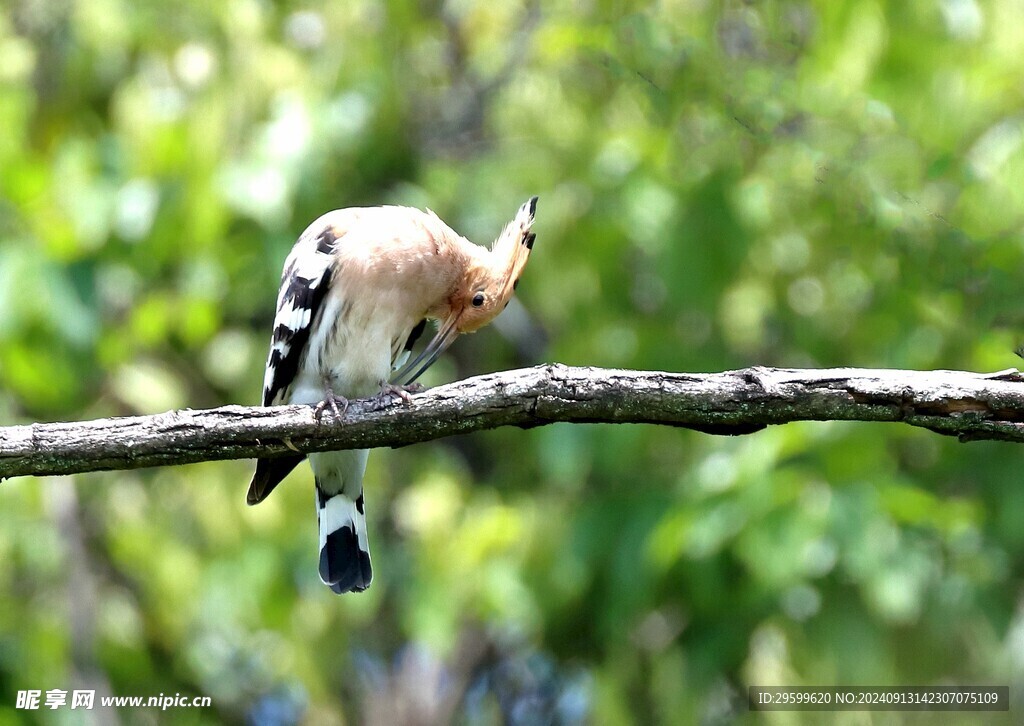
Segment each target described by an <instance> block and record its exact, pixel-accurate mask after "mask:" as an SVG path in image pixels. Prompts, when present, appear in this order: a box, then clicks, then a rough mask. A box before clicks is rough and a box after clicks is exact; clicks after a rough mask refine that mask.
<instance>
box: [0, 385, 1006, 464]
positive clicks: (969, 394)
mask: <svg viewBox="0 0 1024 726" xmlns="http://www.w3.org/2000/svg"><path fill="white" fill-rule="evenodd" d="M829 420H831V421H892V422H902V423H906V424H910V425H911V426H920V427H922V428H926V429H930V430H932V431H935V432H937V433H940V434H947V435H952V436H957V437H959V438H960V440H961V441H971V440H977V439H997V440H1002V441H1016V442H1024V376H1022V375H1021V374H1020V373H1019V372H1018V371H1016V370H1013V369H1011V370H1008V371H1000V372H999V373H990V374H979V373H969V372H962V371H903V370H871V369H858V368H834V369H825V370H798V369H778V368H747V369H743V370H737V371H727V372H724V373H666V372H661V371H629V370H608V369H601V368H572V367H567V366H563V365H543V366H537V367H534V368H525V369H521V370H514V371H505V372H501V373H493V374H490V375H484V376H477V377H475V378H469V379H466V380H464V381H458V382H456V383H450V384H448V385H444V386H439V387H437V388H434V389H431V390H429V391H425V392H423V393H421V394H418V395H416V396H414V397H413V398H412V401H411V403H410V404H408V405H404V404H402V403H400V402H387V403H385V402H384V401H382V400H381V399H366V400H363V401H354V402H353V403H352V405H351V406H350V407H349V409H348V411H347V413H346V415H345V417H344V419H343V420H341V421H335V420H334V417H333V416H332V414H331V413H330V410H329V409H328V410H327V411H326V412H325V414H324V415H323V417H322V420H320V421H318V420H317V418H316V416H315V415H314V412H313V408H312V407H310V406H280V407H275V408H262V407H258V406H256V407H245V406H224V407H222V408H215V409H210V410H205V411H193V410H189V409H186V410H183V411H170V412H167V413H162V414H157V415H154V416H133V417H125V418H108V419H98V420H95V421H82V422H74V423H36V424H31V425H27V426H8V427H4V428H0V478H8V477H13V476H25V475H36V476H40V475H52V474H71V473H76V472H86V471H99V470H109V469H134V468H139V467H146V466H166V465H171V464H187V463H191V462H197V461H210V460H215V459H245V458H256V457H273V456H282V455H286V454H289V453H294V452H296V451H301V452H313V451H326V450H332V449H350V448H371V447H377V446H392V447H396V446H405V445H407V444H413V443H417V442H420V441H429V440H431V439H438V438H441V437H444V436H451V435H453V434H464V433H469V432H472V431H480V430H482V429H491V428H496V427H498V426H519V427H523V428H529V427H533V426H542V425H544V424H549V423H555V422H560V421H561V422H570V423H647V424H665V425H670V426H680V427H684V428H690V429H696V430H698V431H704V432H706V433H713V434H727V435H735V434H748V433H752V432H754V431H757V430H759V429H762V428H764V427H765V426H769V425H774V424H784V423H788V422H790V421H829Z"/></svg>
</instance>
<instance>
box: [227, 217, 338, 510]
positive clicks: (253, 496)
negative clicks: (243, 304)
mask: <svg viewBox="0 0 1024 726" xmlns="http://www.w3.org/2000/svg"><path fill="white" fill-rule="evenodd" d="M338 237H339V234H338V232H337V230H336V229H335V227H334V226H333V225H331V224H330V222H329V221H328V219H327V216H326V215H325V216H324V217H321V218H320V219H318V220H317V221H316V222H314V223H313V224H311V225H310V226H309V227H308V228H307V229H306V231H305V232H303V233H302V236H301V237H299V240H298V242H296V243H295V246H294V247H293V248H292V251H291V253H290V254H289V255H288V258H287V259H286V260H285V263H284V273H283V274H282V276H281V288H280V291H279V292H278V296H277V314H276V315H275V316H274V333H273V335H272V337H271V340H270V354H269V355H268V357H267V370H266V374H265V376H264V378H263V405H264V406H276V405H279V404H282V403H288V402H289V397H290V395H291V390H292V387H293V385H294V384H295V379H296V377H297V376H298V373H299V367H300V366H301V365H302V359H303V356H304V355H305V353H306V348H307V345H308V343H309V336H310V331H311V329H312V326H313V324H314V323H315V322H316V321H317V313H318V312H319V310H320V307H321V305H322V304H323V301H324V298H325V297H326V295H327V290H328V289H329V288H330V285H331V270H332V269H333V267H332V260H333V252H334V245H335V243H336V242H337V240H338ZM304 458H306V457H305V455H304V454H297V455H295V456H284V457H280V458H277V459H257V461H256V472H255V473H254V474H253V477H252V481H251V482H250V483H249V493H248V495H247V496H246V501H247V502H248V503H249V504H258V503H259V502H261V501H263V500H264V499H266V497H267V496H268V495H269V494H270V492H272V491H273V490H274V487H276V486H277V485H278V484H279V483H281V480H282V479H284V478H285V477H286V476H288V474H289V473H290V472H291V470H292V469H294V468H295V467H296V466H298V464H299V463H300V462H301V461H302V460H303V459H304Z"/></svg>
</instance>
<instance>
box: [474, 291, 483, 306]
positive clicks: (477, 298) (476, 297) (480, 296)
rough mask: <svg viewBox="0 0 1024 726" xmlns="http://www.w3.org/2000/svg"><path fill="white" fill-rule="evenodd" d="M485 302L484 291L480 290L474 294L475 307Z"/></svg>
mask: <svg viewBox="0 0 1024 726" xmlns="http://www.w3.org/2000/svg"><path fill="white" fill-rule="evenodd" d="M483 304H484V294H483V293H482V292H478V293H477V294H476V295H474V296H473V307H475V308H478V307H480V306H481V305H483Z"/></svg>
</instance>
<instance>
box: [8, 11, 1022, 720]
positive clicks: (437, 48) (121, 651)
mask: <svg viewBox="0 0 1024 726" xmlns="http://www.w3.org/2000/svg"><path fill="white" fill-rule="evenodd" d="M0 8H2V12H0V417H2V421H3V422H4V423H9V424H10V423H24V422H30V421H36V420H58V419H81V418H91V417H99V416H109V415H119V414H135V413H154V412H159V411H163V410H167V409H170V408H177V407H185V406H189V407H193V408H200V407H207V406H214V405H219V404H223V403H228V402H232V403H255V402H257V401H258V398H259V391H260V385H261V381H262V370H263V363H264V359H265V353H266V346H267V343H268V340H269V333H270V326H271V320H272V313H273V306H274V298H275V295H276V284H277V280H278V276H279V274H280V268H281V264H282V261H283V259H284V257H285V255H286V254H287V251H288V249H289V248H290V246H291V244H292V242H293V241H294V239H295V237H296V236H297V235H298V233H299V232H300V231H301V230H302V229H303V228H304V227H305V226H306V224H308V223H309V222H310V221H311V220H312V219H313V218H315V217H316V216H318V215H319V214H321V213H322V212H324V211H327V210H329V209H333V208H338V207H344V206H354V205H374V204H385V203H389V204H408V205H412V206H419V207H424V206H429V207H430V208H432V209H434V210H435V211H436V212H438V214H440V216H441V217H442V218H443V219H445V220H446V221H448V222H449V223H450V224H451V225H452V226H453V227H455V228H456V229H457V230H459V231H460V232H462V233H463V234H465V235H466V236H468V237H470V238H471V239H473V240H475V241H478V242H481V243H488V242H489V241H490V240H491V239H492V238H493V237H494V236H495V235H496V233H497V232H498V230H499V229H500V227H501V225H502V224H503V223H504V222H505V221H506V220H507V219H509V218H510V216H511V215H512V214H513V213H514V212H515V210H516V208H517V207H518V205H519V204H520V203H521V202H522V201H523V200H525V199H526V198H527V197H528V196H529V195H531V194H539V195H540V204H539V210H538V219H537V224H536V228H535V229H536V231H537V238H538V242H537V246H536V248H535V252H534V255H533V259H532V262H531V264H530V267H529V269H528V270H527V273H526V275H525V276H524V278H523V284H522V285H521V286H520V294H519V297H518V300H519V303H517V304H516V305H514V306H513V307H510V308H509V310H508V311H507V313H506V314H505V315H503V316H502V317H501V318H500V319H499V321H498V322H497V323H496V324H495V325H493V326H491V327H490V328H488V329H486V330H484V331H483V332H481V333H479V334H477V335H475V336H471V337H468V338H466V339H464V340H461V341H460V342H459V343H458V344H456V346H455V347H454V349H453V350H452V351H451V352H450V353H449V354H448V355H447V356H446V358H445V360H444V361H443V362H442V363H439V364H438V365H437V366H435V368H434V369H432V371H431V373H430V375H429V376H428V378H427V380H426V382H427V383H428V384H437V383H440V382H444V381H448V380H452V379H455V378H458V377H462V376H468V375H471V374H476V373H482V372H486V371H490V370H495V369H500V368H508V367H514V366H519V365H529V364H535V363H539V362H543V361H560V362H563V363H567V364H590V365H599V366H622V367H631V368H648V369H668V370H677V371H713V370H722V369H727V368H731V367H739V366H745V365H752V364H764V365H779V366H843V365H850V366H867V367H908V368H924V369H927V368H950V369H970V370H997V369H1001V368H1005V367H1007V366H1012V365H1014V363H1015V359H1014V358H1013V357H1012V354H1011V351H1012V350H1013V348H1014V347H1015V345H1016V344H1017V343H1019V342H1020V334H1021V327H1022V325H1021V324H1022V315H1021V313H1022V310H1024V305H1022V300H1021V295H1020V292H1019V291H1020V274H1021V271H1022V269H1024V232H1022V229H1024V228H1022V223H1024V149H1022V146H1024V81H1022V79H1024V35H1022V33H1021V28H1022V27H1024V9H1022V6H1021V4H1020V3H1019V2H1016V1H1015V0H990V1H985V0H942V1H941V2H904V1H903V0H888V1H886V0H862V1H861V0H858V1H854V0H829V1H828V2H824V1H822V2H809V1H803V0H793V1H791V2H776V3H759V2H714V1H707V0H703V1H700V0H666V1H665V2H658V3H650V4H646V3H641V2H629V1H627V0H618V1H616V0H590V1H589V2H565V1H563V2H557V1H556V2H544V3H539V2H537V3H532V2H512V1H502V2H488V3H474V2H469V1H467V0H452V1H451V2H425V3H416V2H412V1H411V0H393V1H392V2H389V3H386V4H379V3H377V2H373V1H372V0H345V2H326V1H321V0H310V1H309V2H303V3H300V2H270V1H269V0H226V1H225V2H217V3H207V2H197V1H194V0H190V1H188V2H171V1H170V0H168V1H166V2H158V1H157V0H141V1H139V2H133V1H130V0H6V2H5V3H4V4H3V5H0ZM1020 457H1021V450H1020V449H1019V448H1017V447H1014V446H1012V445H1008V444H1006V445H1000V444H984V443H975V444H970V445H961V444H958V443H956V442H955V441H951V440H946V439H943V438H941V437H938V436H936V435H934V434H930V433H925V432H921V431H916V430H912V429H910V428H908V427H903V426H899V425H883V424H841V423H831V424H813V425H812V424H808V425H790V426H786V427H782V428H777V429H772V430H768V431H765V432H762V433H758V434H756V435H753V436H749V437H744V438H739V439H721V438H713V437H709V436H704V435H700V434H695V433H691V432H686V431H679V430H674V429H670V428H657V427H626V426H621V427H613V426H570V425H559V426H554V427H547V428H542V429H537V430H532V431H519V430H499V431H494V432H489V433H483V434H476V435H473V436H470V437H463V438H457V439H451V440H446V441H439V442H435V443H432V444H428V445H421V446H416V447H413V448H409V449H404V450H399V451H378V452H375V453H374V454H373V455H372V456H371V463H370V467H369V470H368V472H367V477H366V486H367V492H368V493H367V502H368V513H369V518H370V536H371V542H372V545H371V546H372V550H373V555H374V562H375V575H376V577H375V580H374V585H373V587H372V588H371V589H370V590H369V591H368V592H366V593H365V594H363V595H359V596H348V597H344V598H338V597H336V596H334V595H332V594H331V593H330V592H329V591H328V590H327V589H326V588H325V587H323V586H322V585H321V584H320V583H319V581H318V579H317V574H316V558H315V556H316V527H315V520H314V515H313V506H312V487H311V481H310V479H311V477H310V474H309V471H308V467H305V466H303V467H301V468H300V469H299V470H298V471H297V472H296V473H295V474H294V475H292V477H291V478H290V479H289V480H288V481H287V482H286V483H285V485H283V486H282V487H281V488H280V489H279V490H278V492H277V493H276V494H275V495H274V496H273V497H271V498H270V500H268V501H267V502H266V503H265V504H263V505H261V506H259V507H255V508H247V507H246V506H245V503H244V492H245V487H246V485H247V482H248V477H249V474H250V466H251V463H250V462H244V461H242V462H224V463H211V464H204V465H193V466H183V467H178V468H166V469H161V470H145V471H135V472H114V473H105V474H93V475H88V476H77V477H69V478H65V479H40V480H27V479H26V480H14V481H11V482H8V483H5V484H4V485H3V486H2V487H0V723H18V722H20V721H22V720H24V719H26V718H29V719H33V718H39V719H44V718H45V717H46V716H48V715H49V714H44V713H43V712H25V711H16V710H15V709H14V705H15V696H16V692H17V691H18V690H22V689H28V688H40V689H48V688H67V689H72V688H79V687H86V688H96V689H98V692H99V693H100V694H103V693H113V694H115V695H136V694H138V695H155V694H158V693H165V694H173V693H182V694H188V695H210V696H212V698H213V700H214V707H213V708H212V709H207V710H185V709H179V710H175V711H168V712H165V713H163V714H154V713H152V712H147V711H146V710H145V709H139V710H137V711H131V710H123V711H120V712H118V713H117V714H115V715H116V716H117V717H118V718H120V719H121V720H122V721H124V722H129V723H134V722H138V723H152V722H155V721H156V720H157V719H159V720H160V721H161V722H163V721H168V722H171V721H173V722H183V723H212V722H216V721H225V720H226V721H243V720H248V721H250V722H256V723H268V724H271V723H294V722H306V723H317V724H321V723H346V722H347V723H364V722H366V723H394V722H398V721H399V720H406V719H408V718H411V717H412V716H413V715H415V716H418V717H422V718H424V719H426V720H430V719H439V720H445V719H447V718H449V717H450V715H451V714H453V713H454V714H455V715H454V718H455V719H456V720H457V721H459V722H464V723H493V722H497V721H499V720H502V719H504V720H506V721H508V722H511V723H536V722H544V721H543V719H547V721H548V722H554V723H579V722H587V721H593V722H596V723H603V724H619V723H622V724H625V723H631V722H652V721H660V722H670V723H698V722H700V723H707V724H719V723H730V722H734V721H739V722H741V723H753V722H760V720H759V719H755V718H754V717H753V716H751V715H750V714H748V713H746V711H745V706H744V699H745V694H746V686H747V685H748V684H761V685H766V684H793V685H803V684H807V685H816V684H822V685H830V684H847V685H856V684H860V685H883V684H931V683H983V684H1009V685H1010V686H1011V688H1012V690H1011V693H1013V694H1014V695H1015V698H1017V699H1018V700H1017V701H1016V702H1015V704H1014V705H1015V708H1016V710H1017V713H1020V712H1021V711H1020V709H1022V708H1024V704H1022V703H1021V701H1020V700H1019V699H1020V693H1021V692H1024V605H1022V602H1024V600H1022V595H1024V590H1022V576H1024V486H1022V482H1021V476H1020V461H1021V458H1020ZM79 713H80V712H79ZM58 715H61V717H62V718H65V719H69V718H70V717H71V716H72V715H74V714H71V712H70V711H63V712H58V714H53V716H55V717H56V716H58ZM846 716H848V717H849V718H848V720H846V721H845V722H846V723H858V724H862V723H904V722H906V723H921V722H925V721H924V720H922V719H920V718H918V719H916V720H915V719H914V718H913V715H907V714H904V715H902V716H901V715H899V714H895V715H894V714H889V715H887V716H885V717H884V719H882V718H881V717H880V718H879V719H874V718H873V717H872V716H871V715H865V714H847V715H846ZM1005 718H1007V719H1011V718H1012V714H1011V715H1010V716H1005ZM764 720H765V721H766V722H770V723H786V724H800V723H818V722H822V723H824V722H833V721H838V722H844V721H843V716H838V717H837V716H836V715H834V714H833V715H828V718H824V719H823V718H818V717H816V716H814V715H813V714H803V715H801V714H789V715H785V717H784V718H782V719H779V720H772V719H767V718H766V719H764ZM965 720H966V719H965ZM991 720H992V719H987V720H984V719H981V718H980V717H979V718H978V720H977V722H979V723H980V722H984V723H989V722H991ZM64 722H68V723H73V722H76V721H73V720H66V721H64ZM927 722H929V723H931V722H932V721H927Z"/></svg>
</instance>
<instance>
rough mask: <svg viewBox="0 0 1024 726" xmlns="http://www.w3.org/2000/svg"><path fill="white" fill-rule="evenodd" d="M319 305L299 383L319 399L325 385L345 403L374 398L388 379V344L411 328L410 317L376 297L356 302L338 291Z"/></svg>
mask: <svg viewBox="0 0 1024 726" xmlns="http://www.w3.org/2000/svg"><path fill="white" fill-rule="evenodd" d="M325 302H326V304H325V306H324V308H323V312H322V313H321V315H320V320H319V321H318V322H317V324H316V325H314V328H313V331H312V334H311V335H310V340H309V347H308V351H307V354H306V359H305V365H304V366H303V379H304V381H303V382H304V383H305V384H306V387H310V386H311V387H313V388H314V389H315V388H317V387H319V389H320V396H321V397H322V395H323V393H322V392H323V389H324V388H325V387H326V386H330V388H331V390H333V391H334V393H336V394H338V395H341V396H345V397H346V398H359V397H363V396H368V395H370V394H373V393H376V392H377V390H378V388H379V386H380V384H381V382H383V381H386V380H387V379H388V378H389V376H390V373H391V361H392V357H393V348H394V341H395V340H396V339H397V338H398V337H399V336H400V335H401V334H402V331H403V330H408V329H409V328H411V326H412V324H414V323H410V322H409V321H410V317H411V316H410V315H409V314H408V313H407V312H405V311H404V310H402V309H401V308H400V306H396V305H394V304H391V301H390V300H388V299H387V297H381V296H372V297H368V298H363V299H359V298H357V297H355V296H354V295H351V294H349V295H346V294H344V291H340V294H333V293H332V294H331V295H329V297H328V299H327V300H326V301H325ZM310 395H311V394H310ZM317 400H319V399H317Z"/></svg>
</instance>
